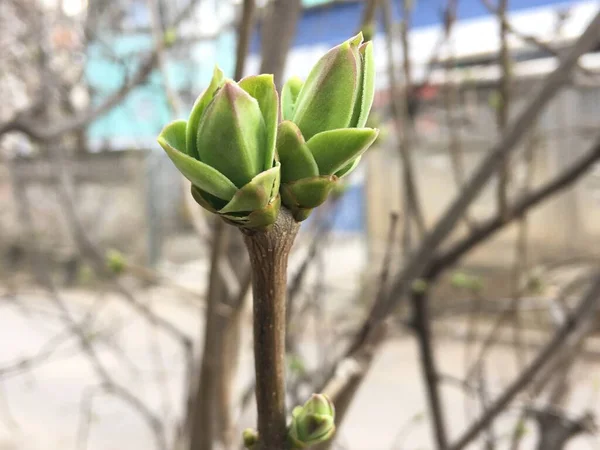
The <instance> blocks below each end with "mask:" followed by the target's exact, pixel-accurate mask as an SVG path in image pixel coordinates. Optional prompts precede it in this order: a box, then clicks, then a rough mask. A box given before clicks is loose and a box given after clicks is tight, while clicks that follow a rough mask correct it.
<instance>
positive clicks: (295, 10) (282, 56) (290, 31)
mask: <svg viewBox="0 0 600 450" xmlns="http://www.w3.org/2000/svg"><path fill="white" fill-rule="evenodd" d="M301 9H302V2H301V0H273V1H272V2H271V5H270V9H269V11H268V14H267V17H266V18H265V20H264V21H263V24H262V28H263V30H262V34H261V54H262V61H261V63H260V73H272V74H273V76H274V78H275V85H276V86H278V87H279V86H281V84H282V77H283V69H284V67H285V61H286V59H287V54H288V51H289V49H290V46H291V45H292V41H293V39H294V36H295V35H296V23H297V22H298V17H299V15H300V11H301Z"/></svg>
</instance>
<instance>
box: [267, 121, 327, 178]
mask: <svg viewBox="0 0 600 450" xmlns="http://www.w3.org/2000/svg"><path fill="white" fill-rule="evenodd" d="M277 154H278V155H279V161H280V162H281V180H282V182H284V183H287V182H290V181H296V180H301V179H302V178H311V177H315V176H317V175H319V168H318V167H317V163H316V162H315V158H314V157H313V155H312V153H311V152H310V150H309V148H308V146H307V145H306V143H305V142H304V138H303V137H302V133H301V132H300V130H299V129H298V127H297V126H296V124H295V123H293V122H290V121H289V120H286V121H284V122H281V123H280V124H279V130H278V133H277Z"/></svg>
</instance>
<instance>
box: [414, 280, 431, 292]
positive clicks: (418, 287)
mask: <svg viewBox="0 0 600 450" xmlns="http://www.w3.org/2000/svg"><path fill="white" fill-rule="evenodd" d="M428 287H429V284H428V283H427V281H425V280H424V279H422V278H417V279H416V280H415V281H413V282H412V290H413V292H414V293H416V294H423V293H425V292H426V291H427V288H428Z"/></svg>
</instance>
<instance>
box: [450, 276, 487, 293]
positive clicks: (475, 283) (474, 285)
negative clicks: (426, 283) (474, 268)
mask: <svg viewBox="0 0 600 450" xmlns="http://www.w3.org/2000/svg"><path fill="white" fill-rule="evenodd" d="M450 284H452V286H454V287H455V288H458V289H465V290H468V291H472V292H479V291H481V290H482V289H483V281H482V279H481V277H478V276H477V275H471V274H468V273H465V272H456V273H455V274H453V275H452V278H451V280H450Z"/></svg>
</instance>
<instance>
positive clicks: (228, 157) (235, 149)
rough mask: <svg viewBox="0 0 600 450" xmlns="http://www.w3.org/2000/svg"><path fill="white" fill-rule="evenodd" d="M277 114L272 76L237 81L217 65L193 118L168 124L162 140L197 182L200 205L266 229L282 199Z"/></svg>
mask: <svg viewBox="0 0 600 450" xmlns="http://www.w3.org/2000/svg"><path fill="white" fill-rule="evenodd" d="M277 119H278V98H277V91H276V90H275V84H274V83H273V76H272V75H258V76H251V77H247V78H244V79H242V80H241V81H240V82H239V83H235V82H234V81H233V80H227V79H225V78H224V76H223V73H222V72H221V70H220V69H218V68H215V71H214V75H213V78H212V80H211V82H210V84H209V86H208V88H206V90H205V91H204V92H203V93H202V95H200V96H199V97H198V99H197V100H196V103H195V104H194V106H193V108H192V111H191V113H190V116H189V118H188V120H187V121H185V120H178V121H175V122H171V123H170V124H168V125H167V126H166V127H165V128H164V129H163V131H162V132H161V133H160V135H159V137H158V142H159V144H160V145H161V146H162V147H163V149H164V150H165V151H166V152H167V154H168V156H169V157H170V158H171V161H173V163H174V164H175V166H176V167H177V169H179V171H180V172H181V173H182V174H183V176H185V177H186V178H187V179H188V180H189V181H190V182H191V183H192V195H193V197H194V199H195V200H196V202H197V203H198V204H200V205H201V206H202V207H204V208H205V209H207V210H208V211H210V212H213V213H215V214H218V215H220V216H221V217H222V218H223V219H224V220H226V221H227V222H229V223H231V224H233V225H236V226H239V227H245V228H256V229H259V228H265V227H267V226H269V225H271V224H273V223H274V222H275V220H276V219H277V214H278V212H279V207H280V203H281V202H280V199H279V180H280V164H279V162H277V161H276V159H275V137H276V133H277Z"/></svg>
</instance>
